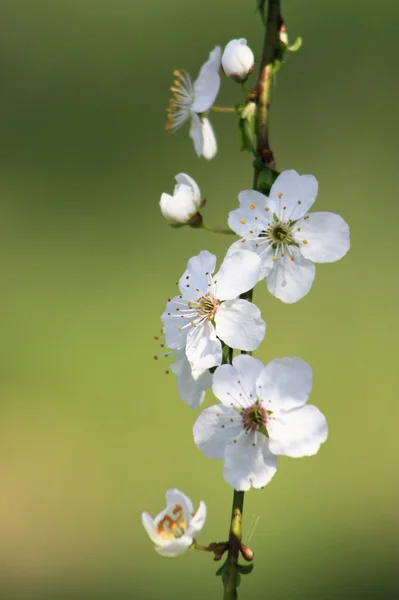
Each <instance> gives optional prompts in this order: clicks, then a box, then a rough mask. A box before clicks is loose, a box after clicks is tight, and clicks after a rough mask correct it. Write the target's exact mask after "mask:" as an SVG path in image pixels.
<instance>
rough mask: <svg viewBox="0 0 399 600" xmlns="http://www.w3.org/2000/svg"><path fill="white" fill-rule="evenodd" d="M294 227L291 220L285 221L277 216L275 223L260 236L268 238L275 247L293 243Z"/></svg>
mask: <svg viewBox="0 0 399 600" xmlns="http://www.w3.org/2000/svg"><path fill="white" fill-rule="evenodd" d="M292 227H293V225H292V224H291V223H290V222H288V223H284V222H283V221H280V220H279V219H277V218H276V217H275V218H274V221H273V223H271V224H270V225H269V227H268V228H267V229H264V230H263V231H262V233H261V234H260V235H259V237H262V238H266V239H267V240H268V241H269V243H270V244H271V245H272V247H273V248H274V249H276V248H277V247H279V246H283V245H293V244H295V240H294V237H293V235H292Z"/></svg>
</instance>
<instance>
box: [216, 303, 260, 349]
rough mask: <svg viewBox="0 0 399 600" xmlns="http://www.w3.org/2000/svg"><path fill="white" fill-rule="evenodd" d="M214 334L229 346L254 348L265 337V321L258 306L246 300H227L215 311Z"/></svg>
mask: <svg viewBox="0 0 399 600" xmlns="http://www.w3.org/2000/svg"><path fill="white" fill-rule="evenodd" d="M215 322H216V334H217V336H218V337H219V338H220V339H221V340H223V341H224V342H225V343H226V344H227V345H228V346H230V347H231V348H238V349H239V350H246V351H247V352H250V351H252V350H256V349H257V348H258V346H259V344H260V343H261V341H262V340H263V338H264V337H265V332H266V323H265V322H264V321H263V319H262V317H261V314H260V310H259V308H258V307H257V306H256V305H255V304H252V302H247V300H241V299H237V300H227V301H226V302H223V304H222V305H221V306H220V307H219V309H218V311H217V313H216V318H215Z"/></svg>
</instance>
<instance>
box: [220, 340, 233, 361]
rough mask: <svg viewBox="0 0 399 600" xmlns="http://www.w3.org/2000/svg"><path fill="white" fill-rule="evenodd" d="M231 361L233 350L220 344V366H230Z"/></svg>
mask: <svg viewBox="0 0 399 600" xmlns="http://www.w3.org/2000/svg"><path fill="white" fill-rule="evenodd" d="M232 360H233V348H230V346H228V345H227V344H225V343H224V342H222V364H223V365H231V362H232Z"/></svg>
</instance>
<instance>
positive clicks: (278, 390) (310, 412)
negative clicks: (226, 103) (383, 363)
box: [143, 39, 350, 556]
mask: <svg viewBox="0 0 399 600" xmlns="http://www.w3.org/2000/svg"><path fill="white" fill-rule="evenodd" d="M253 65H254V57H253V54H252V51H251V50H250V49H249V48H248V46H247V44H246V40H243V39H240V40H233V41H231V42H230V43H229V44H228V45H227V46H226V48H225V50H224V53H223V56H222V55H221V49H220V48H218V47H217V48H215V49H214V50H213V51H212V52H211V53H210V56H209V60H208V61H207V62H206V63H205V64H204V65H203V67H202V68H201V70H200V73H199V76H198V78H197V79H196V81H195V82H194V83H192V81H191V79H190V77H189V75H188V74H187V73H185V72H183V71H175V78H176V80H175V82H174V86H173V88H172V91H173V94H174V98H173V100H172V101H171V103H170V107H169V111H168V112H169V123H168V130H170V131H174V130H176V129H178V128H179V127H180V126H181V125H182V124H183V123H184V122H186V121H187V120H189V119H191V128H190V137H191V138H192V139H193V141H194V147H195V151H196V153H197V154H198V155H199V156H204V157H205V158H207V159H209V158H212V156H214V154H215V152H216V148H217V145H216V139H215V136H214V133H213V129H212V127H211V125H210V123H209V120H208V118H207V114H208V111H209V110H210V109H211V107H212V105H213V103H214V101H215V98H216V96H217V93H218V91H219V86H220V77H219V68H220V66H222V68H223V70H224V72H225V73H226V75H228V76H229V77H231V78H232V79H234V80H237V81H240V82H242V81H243V80H245V79H246V78H247V77H248V75H249V73H250V72H251V71H252V69H253ZM317 193H318V183H317V180H316V178H315V177H314V176H313V175H299V174H298V173H297V172H296V171H294V170H287V171H284V172H282V173H281V174H280V175H278V176H277V178H276V179H275V181H274V183H273V185H272V186H271V188H270V192H269V194H268V195H265V194H263V193H261V192H259V191H254V190H245V191H242V192H240V193H239V195H238V200H239V207H238V208H236V209H234V210H232V211H231V212H230V213H229V217H228V224H229V227H230V229H231V232H234V233H236V234H237V236H238V238H239V239H237V240H236V241H235V242H234V243H233V244H232V245H231V246H230V248H229V249H228V250H227V253H226V256H225V258H224V260H223V262H222V263H221V265H220V267H219V270H218V271H217V272H216V273H215V271H216V256H214V255H213V254H211V253H209V252H208V251H206V250H202V251H201V252H200V253H199V254H198V255H197V256H194V257H192V258H190V259H189V261H188V263H187V267H186V270H185V271H184V273H183V274H182V276H181V277H180V280H179V292H180V293H179V294H178V295H176V296H174V297H172V298H170V299H168V301H167V303H166V307H165V310H164V312H163V314H162V317H161V319H162V323H163V334H164V336H165V345H166V346H167V347H168V348H169V349H170V352H169V353H172V354H174V356H175V360H174V362H173V363H172V365H171V370H172V372H173V373H175V374H176V376H177V384H178V390H179V393H180V396H181V398H182V399H183V400H184V401H185V402H186V403H187V404H188V405H189V406H190V407H191V408H197V407H198V406H199V405H200V404H201V403H202V402H203V400H204V397H205V393H206V390H207V389H209V388H212V392H213V394H214V396H215V397H216V398H217V399H218V400H219V401H220V402H219V403H218V404H215V405H213V406H211V407H209V408H206V409H205V410H204V411H203V412H202V413H201V414H200V416H199V417H198V418H197V420H196V422H195V424H194V429H193V435H194V442H195V444H196V445H197V446H198V448H199V449H200V450H202V452H203V453H204V454H205V455H206V456H208V457H210V458H215V459H220V460H223V462H224V468H223V475H224V478H225V480H226V481H227V483H228V484H230V485H231V486H232V487H233V488H234V489H235V490H239V491H244V490H249V489H250V488H251V487H253V488H261V487H264V486H265V485H267V484H268V483H269V482H270V480H271V479H272V477H273V476H274V474H275V472H276V469H277V456H278V455H284V456H289V457H293V458H299V457H303V456H311V455H314V454H316V453H317V452H318V450H319V447H320V445H321V444H322V443H323V442H325V441H326V439H327V434H328V427H327V422H326V419H325V417H324V415H323V414H322V413H321V412H320V411H319V410H318V409H317V408H316V407H315V406H313V405H311V404H307V401H308V399H309V396H310V392H311V389H312V369H311V367H310V366H309V365H308V364H307V363H306V362H305V361H304V360H302V359H301V358H297V357H295V358H287V357H286V358H276V359H274V360H272V361H271V362H270V363H269V364H267V365H266V366H264V365H263V364H262V362H261V361H260V360H258V359H256V358H253V357H252V356H251V355H249V354H248V353H251V352H252V351H254V350H257V348H258V347H259V345H260V344H261V342H262V341H263V339H264V337H265V334H266V323H265V321H264V320H263V318H262V316H261V311H260V310H259V308H258V307H257V306H256V305H255V304H254V303H253V302H252V301H250V300H249V299H245V297H246V298H249V296H248V295H247V294H246V293H247V292H249V291H250V290H252V289H253V288H254V287H255V286H256V284H257V283H258V282H259V281H261V280H265V281H266V285H267V288H268V290H269V292H270V293H271V294H272V295H273V296H275V297H276V298H278V299H280V300H281V301H282V302H284V303H293V302H297V301H298V300H300V299H301V298H303V297H304V296H305V295H306V294H307V293H308V292H309V290H310V288H311V286H312V284H313V281H314V278H315V264H314V263H325V262H334V261H337V260H339V259H340V258H342V257H343V256H344V255H345V254H346V252H347V251H348V250H349V245H350V244H349V228H348V225H347V224H346V222H345V221H344V220H343V219H342V218H341V217H340V216H338V215H336V214H333V213H329V212H309V210H310V209H311V207H312V205H313V203H314V202H315V200H316V196H317ZM203 204H204V202H203V201H202V196H201V192H200V188H199V186H198V185H197V183H196V182H195V181H194V180H193V179H192V178H191V177H190V176H189V175H187V174H185V173H180V174H179V175H176V186H175V188H174V192H173V195H168V194H162V197H161V200H160V208H161V211H162V213H163V215H164V216H165V218H166V219H167V220H168V221H169V223H170V224H171V225H173V226H182V225H187V224H188V225H190V224H192V223H193V219H194V220H195V219H196V220H197V223H198V219H199V222H200V223H201V222H202V216H201V215H200V213H199V211H200V209H201V208H202V206H203ZM243 296H244V298H243ZM250 297H251V298H252V296H250ZM226 350H227V352H226ZM234 350H237V351H239V352H241V354H238V355H236V356H235V357H234V358H232V357H233V351H234ZM166 503H167V507H166V509H165V510H164V511H163V512H161V513H160V514H159V515H158V516H157V517H156V518H155V519H152V518H151V517H150V516H149V515H148V514H147V513H143V525H144V527H145V529H146V530H147V532H148V534H149V536H150V538H151V539H152V540H153V541H154V543H155V544H156V548H157V550H158V552H159V553H161V554H164V555H167V556H173V555H175V554H178V553H180V552H182V551H184V550H186V549H187V548H189V547H190V546H192V545H193V544H194V545H195V535H196V533H198V532H199V531H200V529H201V528H202V527H203V525H204V522H205V517H206V507H205V504H204V503H203V502H201V503H200V507H199V509H198V511H197V512H196V513H195V512H194V509H193V506H192V503H191V501H190V500H189V498H187V496H185V495H184V494H183V493H182V492H180V491H179V490H176V489H174V490H169V491H168V492H167V494H166Z"/></svg>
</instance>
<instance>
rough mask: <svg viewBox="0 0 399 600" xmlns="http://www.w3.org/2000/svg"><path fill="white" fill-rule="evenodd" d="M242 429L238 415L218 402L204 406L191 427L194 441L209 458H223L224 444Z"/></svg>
mask: <svg viewBox="0 0 399 600" xmlns="http://www.w3.org/2000/svg"><path fill="white" fill-rule="evenodd" d="M241 431H242V423H241V417H240V415H239V414H238V413H237V412H236V411H235V410H234V409H233V408H228V407H227V406H224V405H223V404H218V405H215V406H210V407H209V408H206V409H205V410H204V411H202V413H201V414H200V416H199V417H198V419H197V420H196V422H195V423H194V427H193V434H194V442H195V444H196V445H197V446H198V448H199V449H200V450H202V452H203V453H204V454H205V456H208V457H209V458H219V459H220V458H223V457H224V452H225V449H226V445H227V444H228V443H229V442H230V441H231V440H233V439H234V438H236V437H237V436H238V435H239V434H240V432H241Z"/></svg>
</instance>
